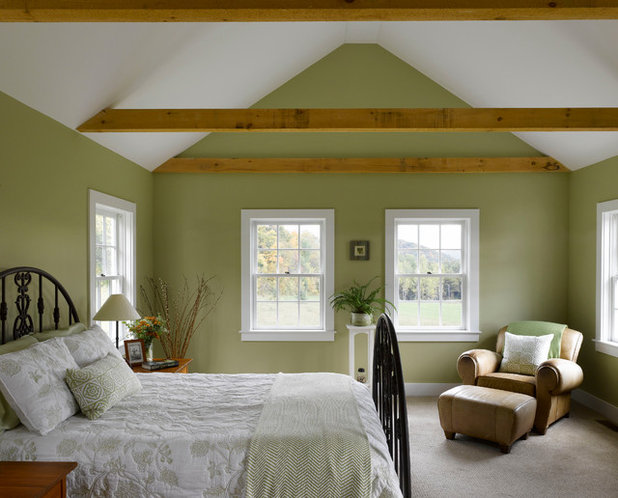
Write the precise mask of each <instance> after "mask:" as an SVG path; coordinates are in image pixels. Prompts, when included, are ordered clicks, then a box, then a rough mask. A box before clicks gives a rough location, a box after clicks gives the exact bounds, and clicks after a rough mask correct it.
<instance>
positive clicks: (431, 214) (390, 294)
mask: <svg viewBox="0 0 618 498" xmlns="http://www.w3.org/2000/svg"><path fill="white" fill-rule="evenodd" d="M408 218H415V219H425V220H431V219H440V220H441V221H442V220H448V219H453V220H457V221H461V220H463V221H465V223H466V224H467V229H468V237H467V240H468V247H467V250H466V251H465V253H466V258H467V261H466V265H465V267H467V268H468V270H467V275H466V279H465V280H464V281H465V286H466V292H467V297H468V298H467V300H466V307H467V308H466V310H465V311H466V312H465V316H466V323H464V327H463V329H461V330H459V329H458V330H448V329H431V328H427V329H420V330H419V329H417V328H415V329H413V330H412V329H406V328H405V327H401V326H398V325H397V322H398V319H397V312H396V311H394V316H393V318H394V323H395V325H396V329H397V338H398V339H399V340H400V341H403V342H478V340H479V337H480V334H481V333H480V331H479V210H478V209H387V210H386V213H385V232H386V241H385V258H384V259H385V262H386V270H385V271H386V274H385V297H386V299H387V300H389V301H391V302H393V303H394V302H395V292H396V289H395V261H396V257H397V254H396V249H397V247H396V244H395V226H396V223H397V222H398V221H400V220H404V219H408Z"/></svg>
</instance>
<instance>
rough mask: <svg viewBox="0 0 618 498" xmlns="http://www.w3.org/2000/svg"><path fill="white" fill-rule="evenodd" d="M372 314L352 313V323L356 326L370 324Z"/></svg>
mask: <svg viewBox="0 0 618 498" xmlns="http://www.w3.org/2000/svg"><path fill="white" fill-rule="evenodd" d="M372 318H373V315H369V314H367V313H352V319H351V321H352V325H356V326H357V327H365V326H367V325H371V319H372Z"/></svg>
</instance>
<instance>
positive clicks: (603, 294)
mask: <svg viewBox="0 0 618 498" xmlns="http://www.w3.org/2000/svg"><path fill="white" fill-rule="evenodd" d="M595 345H596V350H597V351H600V352H602V353H606V354H610V355H612V356H618V200H614V201H607V202H600V203H599V204H597V323H596V341H595Z"/></svg>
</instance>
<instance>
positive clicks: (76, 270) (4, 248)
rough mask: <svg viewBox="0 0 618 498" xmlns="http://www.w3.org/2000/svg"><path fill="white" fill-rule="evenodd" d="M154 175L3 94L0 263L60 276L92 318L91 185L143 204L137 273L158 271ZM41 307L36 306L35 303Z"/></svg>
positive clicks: (84, 314) (0, 113) (84, 315)
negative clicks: (154, 237)
mask: <svg viewBox="0 0 618 498" xmlns="http://www.w3.org/2000/svg"><path fill="white" fill-rule="evenodd" d="M152 177H153V175H152V174H151V173H150V172H148V171H146V170H145V169H143V168H141V167H139V166H138V165H136V164H134V163H132V162H130V161H128V160H127V159H124V158H122V157H121V156H119V155H117V154H115V153H113V152H111V151H109V150H107V149H105V148H104V147H101V146H100V145H98V144H96V143H94V142H92V141H91V140H89V139H87V138H86V137H84V136H82V135H80V134H79V133H77V132H76V131H73V130H71V129H69V128H67V127H65V126H63V125H62V124H60V123H58V122H57V121H54V120H53V119H51V118H48V117H46V116H44V115H43V114H41V113H39V112H37V111H35V110H33V109H31V108H29V107H27V106H25V105H24V104H22V103H20V102H18V101H16V100H14V99H12V98H10V97H9V96H7V95H5V94H3V93H0V232H1V240H0V268H1V269H6V268H10V267H12V266H21V265H28V266H36V267H40V268H43V269H44V270H47V271H48V272H50V273H51V274H52V275H54V276H56V277H57V278H58V279H59V280H60V281H61V282H62V283H63V284H64V286H65V287H66V288H67V290H68V292H69V294H70V295H71V296H72V297H73V298H74V301H75V305H76V306H77V309H78V313H79V316H80V319H81V320H82V321H88V313H87V309H88V306H89V301H88V189H89V188H92V189H95V190H99V191H101V192H104V193H106V194H110V195H114V196H117V197H121V198H123V199H127V200H129V201H132V202H135V203H136V204H137V275H138V278H141V277H142V276H144V275H146V274H150V273H152V267H153V254H152V252H153V251H152V215H153V209H152V191H153V178H152ZM33 306H34V305H33Z"/></svg>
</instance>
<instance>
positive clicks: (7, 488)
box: [0, 462, 77, 498]
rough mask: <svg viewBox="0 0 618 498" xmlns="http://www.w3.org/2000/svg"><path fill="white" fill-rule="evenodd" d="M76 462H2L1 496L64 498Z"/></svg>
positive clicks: (0, 467)
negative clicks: (67, 477) (67, 479)
mask: <svg viewBox="0 0 618 498" xmlns="http://www.w3.org/2000/svg"><path fill="white" fill-rule="evenodd" d="M75 467H77V463H76V462H0V496H10V497H13V498H25V497H35V496H39V497H43V498H64V497H65V496H66V492H67V484H66V476H67V474H69V473H70V472H71V471H72V470H73V469H74V468H75Z"/></svg>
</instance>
